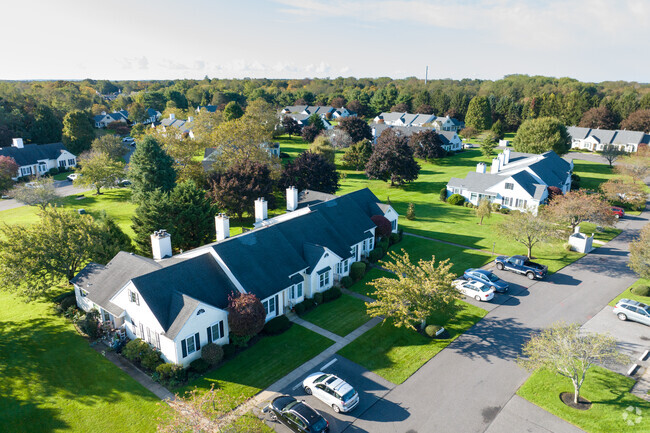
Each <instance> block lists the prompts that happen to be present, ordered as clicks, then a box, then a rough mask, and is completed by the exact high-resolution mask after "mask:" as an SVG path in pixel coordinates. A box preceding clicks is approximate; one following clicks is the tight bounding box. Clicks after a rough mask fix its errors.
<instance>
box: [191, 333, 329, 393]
mask: <svg viewBox="0 0 650 433" xmlns="http://www.w3.org/2000/svg"><path fill="white" fill-rule="evenodd" d="M332 344H334V342H333V341H332V340H330V339H328V338H325V337H323V336H321V335H319V334H316V333H315V332H312V331H310V330H308V329H307V328H304V327H302V326H300V325H296V324H294V325H293V326H292V327H291V328H290V329H289V330H288V331H286V332H284V333H283V334H280V335H275V336H269V337H263V338H262V339H261V340H259V341H258V342H257V343H255V344H254V345H253V346H251V347H250V348H248V349H246V350H244V351H243V352H241V353H239V354H238V355H236V356H235V357H234V358H232V359H230V360H228V361H226V362H225V363H224V364H223V365H222V366H221V367H219V368H218V369H216V370H214V371H211V372H208V373H206V374H205V376H203V377H202V378H200V379H197V380H195V381H194V382H191V383H190V384H188V385H187V386H186V387H184V388H183V389H181V390H180V391H181V393H182V392H184V391H188V390H191V389H193V388H194V387H197V388H199V389H205V390H207V389H210V386H211V385H212V384H213V383H214V384H215V388H217V387H218V388H221V389H222V390H223V391H224V392H225V393H227V394H228V395H230V396H232V397H234V398H235V403H236V404H240V403H242V402H243V401H244V400H246V399H247V398H249V397H252V396H254V395H255V394H257V393H258V392H260V391H261V390H263V389H264V388H266V387H268V386H269V385H271V384H272V383H273V382H275V381H277V380H278V379H280V378H282V377H283V376H285V375H286V374H288V373H289V372H291V371H293V370H294V369H296V368H298V367H299V366H300V365H302V364H304V363H305V362H307V361H309V360H310V359H312V358H313V357H314V356H316V355H318V354H319V353H321V352H322V351H323V350H325V349H327V348H328V347H329V346H331V345H332Z"/></svg>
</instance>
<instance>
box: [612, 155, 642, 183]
mask: <svg viewBox="0 0 650 433" xmlns="http://www.w3.org/2000/svg"><path fill="white" fill-rule="evenodd" d="M614 170H615V171H616V172H617V173H619V174H622V175H623V176H630V177H631V178H632V179H634V180H635V181H637V182H638V181H643V180H644V179H645V178H646V177H648V175H650V156H648V155H647V154H641V152H638V154H637V155H629V156H626V157H625V158H620V160H619V162H618V164H617V165H616V167H615V168H614Z"/></svg>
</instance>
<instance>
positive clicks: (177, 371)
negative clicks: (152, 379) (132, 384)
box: [156, 363, 187, 384]
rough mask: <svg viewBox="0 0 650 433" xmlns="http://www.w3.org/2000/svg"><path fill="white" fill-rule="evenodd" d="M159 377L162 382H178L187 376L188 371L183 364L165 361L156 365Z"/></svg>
mask: <svg viewBox="0 0 650 433" xmlns="http://www.w3.org/2000/svg"><path fill="white" fill-rule="evenodd" d="M156 373H157V378H158V380H159V381H161V382H169V383H170V384H178V383H180V382H183V381H184V380H185V379H186V378H187V372H186V371H185V369H184V368H183V366H182V365H178V364H171V363H165V364H160V365H159V366H158V367H156Z"/></svg>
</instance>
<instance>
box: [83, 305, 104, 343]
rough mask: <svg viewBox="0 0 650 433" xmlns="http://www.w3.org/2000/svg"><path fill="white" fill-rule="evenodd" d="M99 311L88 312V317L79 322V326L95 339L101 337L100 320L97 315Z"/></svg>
mask: <svg viewBox="0 0 650 433" xmlns="http://www.w3.org/2000/svg"><path fill="white" fill-rule="evenodd" d="M98 315H99V313H98V312H97V311H94V310H93V311H91V312H90V313H88V314H86V317H84V319H83V320H82V321H81V322H79V328H81V330H82V331H83V332H84V333H85V334H86V335H87V336H88V337H89V338H90V339H91V340H95V339H97V337H99V320H97V316H98Z"/></svg>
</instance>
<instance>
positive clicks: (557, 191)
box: [548, 186, 562, 202]
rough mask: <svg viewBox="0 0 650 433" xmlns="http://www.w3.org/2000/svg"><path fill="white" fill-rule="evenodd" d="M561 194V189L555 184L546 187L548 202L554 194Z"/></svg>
mask: <svg viewBox="0 0 650 433" xmlns="http://www.w3.org/2000/svg"><path fill="white" fill-rule="evenodd" d="M558 195H562V190H561V189H560V188H558V187H557V186H549V187H548V201H549V202H550V201H551V200H553V199H554V198H555V197H556V196H558Z"/></svg>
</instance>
